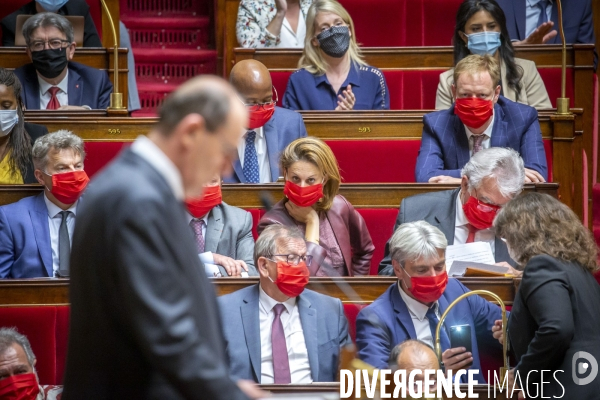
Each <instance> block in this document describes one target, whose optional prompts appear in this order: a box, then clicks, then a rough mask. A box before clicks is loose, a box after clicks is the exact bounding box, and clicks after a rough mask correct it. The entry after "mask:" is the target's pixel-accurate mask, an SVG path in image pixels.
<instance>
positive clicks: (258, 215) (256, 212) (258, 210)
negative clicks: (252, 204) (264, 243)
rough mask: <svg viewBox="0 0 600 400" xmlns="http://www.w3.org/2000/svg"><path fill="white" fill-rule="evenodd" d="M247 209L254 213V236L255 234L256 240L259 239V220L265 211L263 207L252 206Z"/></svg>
mask: <svg viewBox="0 0 600 400" xmlns="http://www.w3.org/2000/svg"><path fill="white" fill-rule="evenodd" d="M246 211H248V212H250V214H251V215H252V236H254V240H255V241H256V239H258V231H257V230H256V228H257V227H258V222H259V221H260V219H261V217H262V216H263V215H264V214H265V211H264V210H263V209H262V208H251V209H249V210H246Z"/></svg>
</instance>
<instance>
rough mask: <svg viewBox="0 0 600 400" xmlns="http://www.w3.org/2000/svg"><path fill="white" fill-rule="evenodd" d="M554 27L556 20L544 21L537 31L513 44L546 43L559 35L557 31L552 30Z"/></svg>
mask: <svg viewBox="0 0 600 400" xmlns="http://www.w3.org/2000/svg"><path fill="white" fill-rule="evenodd" d="M553 27H554V22H552V21H548V22H544V23H543V24H541V25H540V26H538V27H537V29H536V30H535V31H533V32H531V35H529V36H527V37H526V38H525V40H521V41H519V42H513V46H520V45H522V44H544V43H546V42H548V41H549V40H552V39H554V37H556V35H558V32H557V31H552V28H553Z"/></svg>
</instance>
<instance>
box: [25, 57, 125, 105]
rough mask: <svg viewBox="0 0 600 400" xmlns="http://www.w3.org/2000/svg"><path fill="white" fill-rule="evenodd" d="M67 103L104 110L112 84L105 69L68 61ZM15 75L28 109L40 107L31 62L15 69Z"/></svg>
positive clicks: (37, 88) (35, 75) (37, 85)
mask: <svg viewBox="0 0 600 400" xmlns="http://www.w3.org/2000/svg"><path fill="white" fill-rule="evenodd" d="M68 68H69V76H68V79H69V93H68V96H69V105H70V106H84V105H85V106H90V107H91V108H92V109H98V110H104V109H106V108H107V107H108V105H109V104H110V94H111V93H112V90H113V85H112V83H111V81H110V80H109V79H108V75H107V74H106V71H100V70H99V69H96V68H91V67H88V66H86V65H83V64H79V63H77V62H74V61H69V66H68ZM15 75H17V77H18V78H19V80H20V81H21V84H23V91H22V95H23V102H24V103H25V106H26V107H27V109H29V110H39V109H40V85H39V83H38V77H37V72H36V71H35V68H34V67H33V64H26V65H24V66H22V67H19V68H17V69H15Z"/></svg>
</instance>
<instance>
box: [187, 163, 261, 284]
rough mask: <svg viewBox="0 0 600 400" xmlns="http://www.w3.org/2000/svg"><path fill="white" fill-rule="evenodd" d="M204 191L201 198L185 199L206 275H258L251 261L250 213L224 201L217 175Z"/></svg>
mask: <svg viewBox="0 0 600 400" xmlns="http://www.w3.org/2000/svg"><path fill="white" fill-rule="evenodd" d="M204 190H205V193H204V194H203V195H202V197H200V198H198V199H187V200H186V201H185V204H186V206H187V209H188V218H187V219H188V221H189V226H190V228H191V229H192V232H193V234H194V239H195V240H196V246H197V249H198V255H199V256H200V260H202V262H203V263H204V268H205V271H206V275H207V276H208V277H223V276H233V277H240V276H241V277H248V276H249V275H251V276H257V275H258V272H256V268H255V267H254V259H253V258H252V253H253V252H254V238H253V237H252V214H250V213H249V212H248V211H246V210H242V209H241V208H238V207H234V206H230V205H229V204H227V203H225V202H224V201H223V196H222V195H221V176H220V175H218V174H217V175H215V176H214V177H213V178H212V180H211V181H210V182H209V183H208V184H207V185H206V186H205V187H204Z"/></svg>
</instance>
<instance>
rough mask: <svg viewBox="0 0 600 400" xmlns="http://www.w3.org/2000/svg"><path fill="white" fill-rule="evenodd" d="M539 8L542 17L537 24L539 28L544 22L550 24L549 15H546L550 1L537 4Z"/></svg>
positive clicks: (545, 0) (544, 0)
mask: <svg viewBox="0 0 600 400" xmlns="http://www.w3.org/2000/svg"><path fill="white" fill-rule="evenodd" d="M537 6H538V7H539V9H540V17H539V18H538V23H537V27H539V26H540V25H542V24H543V23H544V22H548V15H547V14H546V7H548V0H540V1H539V2H538V3H537ZM537 27H536V28H537Z"/></svg>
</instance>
